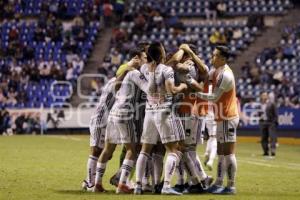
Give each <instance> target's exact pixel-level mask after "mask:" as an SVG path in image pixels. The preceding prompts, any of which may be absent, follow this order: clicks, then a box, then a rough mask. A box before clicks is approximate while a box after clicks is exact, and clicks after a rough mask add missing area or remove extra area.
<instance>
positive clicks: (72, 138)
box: [46, 135, 83, 141]
mask: <svg viewBox="0 0 300 200" xmlns="http://www.w3.org/2000/svg"><path fill="white" fill-rule="evenodd" d="M46 137H50V138H58V139H64V140H73V141H83V139H81V138H77V137H72V136H64V135H47V136H46Z"/></svg>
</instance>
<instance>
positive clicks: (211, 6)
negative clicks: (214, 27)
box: [205, 0, 217, 21]
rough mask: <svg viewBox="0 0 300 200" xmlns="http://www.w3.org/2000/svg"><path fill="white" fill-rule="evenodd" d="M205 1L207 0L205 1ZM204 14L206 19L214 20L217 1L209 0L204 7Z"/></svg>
mask: <svg viewBox="0 0 300 200" xmlns="http://www.w3.org/2000/svg"><path fill="white" fill-rule="evenodd" d="M206 3H207V1H206ZM205 15H206V19H207V20H211V19H212V20H213V21H215V20H216V18H217V2H216V1H215V0H211V1H209V2H208V7H207V8H206V9H205Z"/></svg>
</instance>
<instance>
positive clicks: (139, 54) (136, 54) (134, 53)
mask: <svg viewBox="0 0 300 200" xmlns="http://www.w3.org/2000/svg"><path fill="white" fill-rule="evenodd" d="M129 58H130V60H131V59H133V58H138V59H139V60H140V63H139V67H140V66H142V65H143V64H145V63H146V62H147V55H146V52H145V49H143V48H135V49H133V50H131V51H130V52H129Z"/></svg>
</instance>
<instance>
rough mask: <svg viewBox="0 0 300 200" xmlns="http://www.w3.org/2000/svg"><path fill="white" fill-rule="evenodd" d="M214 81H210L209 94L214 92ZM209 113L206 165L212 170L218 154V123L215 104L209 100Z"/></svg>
mask: <svg viewBox="0 0 300 200" xmlns="http://www.w3.org/2000/svg"><path fill="white" fill-rule="evenodd" d="M212 90H213V88H212V81H211V80H209V82H208V94H211V93H212ZM206 113H207V115H206V116H205V119H204V121H205V123H204V124H205V127H206V128H207V132H208V140H207V143H206V149H205V153H204V159H205V160H204V165H205V166H206V167H207V168H208V169H209V170H210V171H211V170H212V168H213V163H214V159H215V157H216V155H217V138H216V134H217V123H216V121H215V115H214V111H213V105H212V103H211V102H210V101H209V102H208V106H207V112H206Z"/></svg>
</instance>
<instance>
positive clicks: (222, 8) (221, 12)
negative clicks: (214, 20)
mask: <svg viewBox="0 0 300 200" xmlns="http://www.w3.org/2000/svg"><path fill="white" fill-rule="evenodd" d="M226 12H227V5H226V3H225V2H224V1H223V0H221V1H220V2H219V3H218V4H217V14H218V17H224V16H226Z"/></svg>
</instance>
